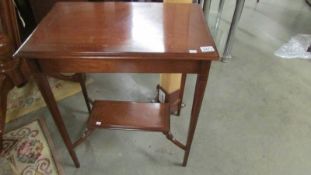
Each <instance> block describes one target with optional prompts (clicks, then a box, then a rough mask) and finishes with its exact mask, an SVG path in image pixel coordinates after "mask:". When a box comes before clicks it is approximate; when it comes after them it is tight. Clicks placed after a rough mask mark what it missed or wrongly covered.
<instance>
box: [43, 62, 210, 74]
mask: <svg viewBox="0 0 311 175" xmlns="http://www.w3.org/2000/svg"><path fill="white" fill-rule="evenodd" d="M37 62H38V63H39V65H40V68H41V71H42V72H46V73H55V72H62V73H73V72H76V73H80V72H81V73H82V72H85V73H199V72H200V68H201V64H202V63H204V62H210V61H198V60H193V61H192V60H176V61H175V60H100V59H84V60H81V59H70V60H69V59H68V60H64V59H61V60H55V59H40V60H37Z"/></svg>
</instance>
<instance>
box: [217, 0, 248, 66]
mask: <svg viewBox="0 0 311 175" xmlns="http://www.w3.org/2000/svg"><path fill="white" fill-rule="evenodd" d="M244 3H245V0H236V5H235V10H234V14H233V17H232V21H231V26H230V30H229V34H228V38H227V41H226V45H225V50H224V54H223V56H222V59H221V61H222V62H228V61H229V60H230V59H231V58H232V56H231V51H232V43H233V39H234V34H235V31H236V29H237V27H238V22H239V20H240V17H241V14H242V11H243V7H244Z"/></svg>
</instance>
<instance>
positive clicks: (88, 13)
mask: <svg viewBox="0 0 311 175" xmlns="http://www.w3.org/2000/svg"><path fill="white" fill-rule="evenodd" d="M107 9H109V10H107ZM72 14H75V15H72ZM185 17H187V18H186V19H187V20H186V21H185V20H184V19H180V18H185ZM181 21H183V22H181ZM108 34H109V35H108ZM202 46H209V47H213V48H214V49H215V50H214V51H211V52H201V50H200V48H201V47H202ZM189 49H196V50H197V53H190V52H189ZM15 57H16V58H21V57H24V58H27V62H28V64H29V65H30V66H31V70H32V72H33V74H34V77H35V80H36V82H37V84H38V87H39V89H40V91H41V93H42V95H43V97H44V100H45V102H46V103H47V105H48V107H49V109H50V112H51V113H52V116H53V118H54V120H55V122H56V124H57V126H58V129H59V130H60V133H61V135H62V137H63V139H64V141H65V144H66V146H67V149H68V151H69V153H70V155H71V157H72V159H73V161H74V163H75V165H76V167H79V161H78V158H77V156H76V153H75V151H74V146H76V145H74V144H73V142H72V141H71V140H70V138H69V135H68V133H67V131H66V128H65V125H64V122H63V120H62V117H61V113H60V111H59V109H58V107H57V103H56V101H55V99H54V96H53V94H52V91H51V88H50V86H49V83H48V81H47V78H46V75H47V74H50V73H59V72H65V73H66V72H86V73H99V72H102V73H183V74H188V73H191V74H197V81H196V86H195V94H194V99H193V106H192V111H191V119H190V124H189V130H188V136H187V141H186V144H182V143H180V142H179V141H178V140H176V139H174V137H173V135H172V134H171V133H170V132H166V133H165V134H166V136H167V138H168V139H169V140H170V141H172V142H173V143H174V144H176V145H177V146H178V147H180V148H182V149H183V150H184V151H185V155H184V160H183V166H186V165H187V161H188V156H189V153H190V148H191V144H192V140H193V136H194V132H195V128H196V124H197V121H198V117H199V113H200V109H201V104H202V100H203V97H204V91H205V87H206V84H207V79H208V73H209V68H210V64H211V61H213V60H218V57H219V56H218V52H217V50H216V47H215V44H214V41H213V39H212V36H211V35H210V33H209V30H208V28H207V24H206V22H205V19H204V15H203V12H202V10H201V7H200V6H199V5H198V4H173V3H172V4H162V3H122V2H115V3H114V2H109V3H108V2H107V3H83V2H79V3H78V2H75V3H64V2H63V3H58V4H56V5H55V6H54V7H53V9H52V10H51V11H50V13H49V14H48V15H47V16H46V18H44V20H43V21H42V22H41V23H40V25H39V26H38V28H37V29H36V30H35V32H34V33H33V34H32V35H31V37H30V38H29V39H28V40H27V41H26V42H25V43H24V44H23V45H22V47H21V48H20V49H19V50H18V52H17V53H16V54H15ZM116 103H117V105H116V106H115V107H114V108H115V109H122V110H126V111H123V114H131V112H133V113H134V114H136V112H137V111H138V110H137V109H136V107H139V106H135V108H132V107H130V106H131V105H133V103H131V102H128V103H127V104H126V105H125V106H124V105H123V106H122V105H121V104H120V102H119V103H118V102H116ZM101 104H107V102H103V103H101V102H100V103H97V104H96V106H99V107H96V108H95V107H94V109H93V111H92V115H91V116H97V114H94V113H96V111H101V110H100V109H98V108H101V107H103V106H102V105H101ZM126 106H127V107H126ZM147 107H151V108H152V104H147ZM132 109H135V110H133V111H132ZM105 110H108V109H105ZM135 111H136V112H135ZM142 111H144V110H143V109H142ZM148 111H149V110H147V111H146V112H148ZM152 111H155V110H152ZM160 111H163V112H164V114H161V115H157V114H154V113H153V114H150V115H151V116H154V117H157V116H162V117H164V118H165V115H169V114H168V113H167V114H165V111H168V110H160ZM160 113H161V112H160ZM146 115H147V114H146ZM101 117H102V119H106V120H107V121H109V122H112V121H115V119H114V117H117V116H115V115H113V116H110V115H109V113H105V114H102V115H101ZM111 117H112V118H113V119H112V118H111ZM120 117H122V116H120ZM123 117H125V119H124V121H123V122H122V121H121V123H123V124H121V125H119V126H118V128H123V129H130V127H129V126H128V125H129V123H128V122H126V121H128V120H127V119H126V117H130V115H127V116H123ZM140 117H143V115H142V116H140ZM90 120H91V119H90ZM135 120H137V119H135ZM159 120H160V119H159ZM137 121H138V122H141V121H146V120H137ZM147 121H148V120H147ZM161 121H162V120H161ZM126 123H127V124H126ZM95 125H101V124H99V123H96V121H95ZM138 125H139V129H144V130H149V129H148V127H144V125H145V124H144V123H139V124H136V126H138ZM136 129H137V128H136ZM161 131H162V130H161Z"/></svg>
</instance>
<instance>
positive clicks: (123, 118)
mask: <svg viewBox="0 0 311 175" xmlns="http://www.w3.org/2000/svg"><path fill="white" fill-rule="evenodd" d="M89 126H92V127H96V128H112V129H127V130H145V131H159V132H168V131H169V129H170V109H169V104H167V103H137V102H125V101H95V103H94V106H93V109H92V113H91V118H90V120H89Z"/></svg>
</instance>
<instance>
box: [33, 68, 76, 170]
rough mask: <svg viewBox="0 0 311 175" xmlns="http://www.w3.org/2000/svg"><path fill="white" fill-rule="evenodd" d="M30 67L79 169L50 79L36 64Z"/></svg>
mask: <svg viewBox="0 0 311 175" xmlns="http://www.w3.org/2000/svg"><path fill="white" fill-rule="evenodd" d="M29 65H30V66H31V68H32V70H33V75H34V79H35V81H36V83H37V85H38V88H39V90H40V92H41V94H42V97H43V98H44V101H45V103H46V104H47V107H48V108H49V110H50V112H51V113H52V116H53V119H54V121H55V124H56V126H57V128H58V130H59V132H60V134H61V136H62V138H63V140H64V142H65V145H66V147H67V150H68V151H69V154H70V156H71V158H72V160H73V162H74V164H75V166H76V167H77V168H78V167H80V163H79V160H78V158H77V155H76V153H75V151H74V149H73V144H72V142H71V140H70V137H69V134H68V132H67V129H66V127H65V123H64V121H63V119H62V117H61V114H60V112H59V109H58V107H57V103H56V101H55V98H54V95H53V93H52V90H51V87H50V85H49V82H48V79H47V77H46V75H45V74H43V73H41V72H40V68H39V67H38V65H37V63H36V62H29Z"/></svg>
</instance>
